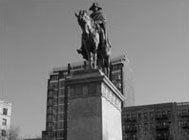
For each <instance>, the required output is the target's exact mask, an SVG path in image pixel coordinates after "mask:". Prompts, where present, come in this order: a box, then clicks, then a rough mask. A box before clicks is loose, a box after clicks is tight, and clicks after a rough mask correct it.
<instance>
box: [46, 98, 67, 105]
mask: <svg viewBox="0 0 189 140" xmlns="http://www.w3.org/2000/svg"><path fill="white" fill-rule="evenodd" d="M47 104H48V105H58V104H59V105H60V104H64V97H59V98H49V99H48V100H47Z"/></svg>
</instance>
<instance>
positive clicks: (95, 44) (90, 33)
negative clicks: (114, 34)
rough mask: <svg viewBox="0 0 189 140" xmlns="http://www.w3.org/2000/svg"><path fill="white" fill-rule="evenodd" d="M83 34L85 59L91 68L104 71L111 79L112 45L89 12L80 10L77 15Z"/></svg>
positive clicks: (82, 46)
mask: <svg viewBox="0 0 189 140" xmlns="http://www.w3.org/2000/svg"><path fill="white" fill-rule="evenodd" d="M75 16H76V17H77V20H78V23H79V25H80V27H81V29H82V31H83V33H82V45H81V48H82V52H79V53H81V54H82V55H83V58H84V59H86V60H87V61H88V62H89V67H90V68H96V67H98V68H99V69H102V70H103V72H104V73H105V74H106V75H107V76H108V77H109V67H110V52H111V45H110V43H109V40H108V39H107V40H105V39H104V38H105V37H104V36H105V34H104V32H103V30H102V29H101V28H100V26H99V25H98V24H96V23H95V22H94V20H93V19H92V18H90V16H89V15H88V13H87V11H85V10H80V12H79V14H77V13H75Z"/></svg>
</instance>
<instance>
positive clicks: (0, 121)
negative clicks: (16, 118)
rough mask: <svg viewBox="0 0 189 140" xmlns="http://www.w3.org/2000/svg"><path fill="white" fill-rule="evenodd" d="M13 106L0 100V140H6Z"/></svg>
mask: <svg viewBox="0 0 189 140" xmlns="http://www.w3.org/2000/svg"><path fill="white" fill-rule="evenodd" d="M11 108H12V104H11V103H9V102H7V101H4V100H1V99H0V138H1V139H6V138H7V135H8V130H9V129H10V123H11Z"/></svg>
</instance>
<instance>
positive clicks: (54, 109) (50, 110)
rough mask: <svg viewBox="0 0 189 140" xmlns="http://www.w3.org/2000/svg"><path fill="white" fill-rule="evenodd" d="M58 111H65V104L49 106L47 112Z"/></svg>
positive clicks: (53, 112) (55, 112)
mask: <svg viewBox="0 0 189 140" xmlns="http://www.w3.org/2000/svg"><path fill="white" fill-rule="evenodd" d="M57 113H64V105H58V106H53V107H52V106H49V107H48V108H47V114H57Z"/></svg>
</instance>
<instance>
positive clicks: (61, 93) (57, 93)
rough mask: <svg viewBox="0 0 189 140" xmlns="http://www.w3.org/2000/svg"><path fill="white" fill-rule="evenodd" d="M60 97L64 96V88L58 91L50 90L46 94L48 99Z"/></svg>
mask: <svg viewBox="0 0 189 140" xmlns="http://www.w3.org/2000/svg"><path fill="white" fill-rule="evenodd" d="M60 96H64V88H61V89H59V90H50V91H49V92H48V98H55V97H60Z"/></svg>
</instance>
